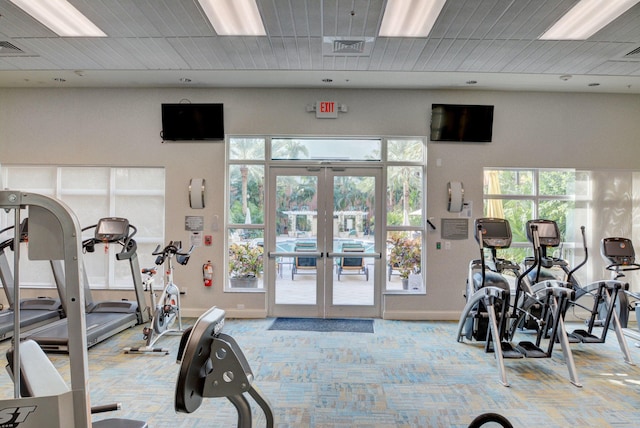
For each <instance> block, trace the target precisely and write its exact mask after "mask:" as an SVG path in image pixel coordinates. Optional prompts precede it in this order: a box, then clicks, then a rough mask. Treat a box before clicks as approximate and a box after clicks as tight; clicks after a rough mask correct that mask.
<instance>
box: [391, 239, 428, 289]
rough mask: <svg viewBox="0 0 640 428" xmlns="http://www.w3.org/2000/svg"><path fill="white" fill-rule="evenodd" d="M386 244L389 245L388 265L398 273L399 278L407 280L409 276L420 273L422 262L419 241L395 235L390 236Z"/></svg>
mask: <svg viewBox="0 0 640 428" xmlns="http://www.w3.org/2000/svg"><path fill="white" fill-rule="evenodd" d="M387 242H388V243H389V244H391V249H390V251H389V263H390V264H391V266H393V268H394V269H396V270H397V271H398V272H400V278H402V279H407V278H409V274H411V273H418V272H419V271H420V263H421V260H422V252H421V248H420V240H418V239H412V238H409V237H407V236H406V235H404V234H401V233H396V234H391V235H390V236H389V239H388V241H387Z"/></svg>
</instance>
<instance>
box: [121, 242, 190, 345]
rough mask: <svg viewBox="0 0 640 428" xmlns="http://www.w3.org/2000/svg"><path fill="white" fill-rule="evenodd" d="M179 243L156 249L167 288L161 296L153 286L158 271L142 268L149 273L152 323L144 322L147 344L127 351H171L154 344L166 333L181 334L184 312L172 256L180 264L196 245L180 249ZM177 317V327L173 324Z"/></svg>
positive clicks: (146, 288) (147, 289) (148, 287)
mask: <svg viewBox="0 0 640 428" xmlns="http://www.w3.org/2000/svg"><path fill="white" fill-rule="evenodd" d="M181 250H182V249H181V248H180V243H179V242H174V241H171V242H169V245H167V246H166V247H164V248H163V249H160V246H159V245H158V246H157V247H156V249H155V250H154V251H153V253H151V254H153V255H154V256H157V257H156V261H155V264H156V265H157V266H161V265H164V284H165V286H164V289H163V290H162V295H161V298H160V300H156V294H155V292H154V290H153V280H154V275H155V274H156V272H157V271H156V269H155V268H146V269H142V273H143V274H145V275H147V278H146V279H145V281H144V285H145V291H149V298H150V301H151V307H152V308H154V309H153V314H152V319H151V323H150V325H149V326H145V327H144V328H143V330H142V335H143V339H144V340H145V341H146V344H145V346H141V347H128V348H125V349H124V352H125V354H131V353H148V352H153V353H162V354H164V355H167V354H169V349H167V348H157V347H154V345H155V343H156V342H157V341H158V340H159V339H160V338H161V337H162V336H164V335H165V334H182V333H183V332H184V329H183V327H182V313H181V312H180V288H178V285H177V284H176V283H174V282H173V269H174V268H173V259H174V258H175V260H176V262H178V263H179V264H181V265H183V266H184V265H186V264H187V263H188V262H189V257H190V256H191V252H192V251H193V247H191V248H190V249H189V251H187V252H181ZM176 321H177V322H178V328H173V326H174V325H175V323H176Z"/></svg>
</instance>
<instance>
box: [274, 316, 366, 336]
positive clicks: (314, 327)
mask: <svg viewBox="0 0 640 428" xmlns="http://www.w3.org/2000/svg"><path fill="white" fill-rule="evenodd" d="M269 330H297V331H321V332H345V333H373V320H362V319H320V318H276V319H275V321H273V324H271V327H269Z"/></svg>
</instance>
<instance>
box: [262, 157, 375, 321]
mask: <svg viewBox="0 0 640 428" xmlns="http://www.w3.org/2000/svg"><path fill="white" fill-rule="evenodd" d="M381 177H382V169H381V168H378V167H355V166H354V167H345V166H336V165H334V166H324V165H323V166H309V167H300V166H296V167H284V166H283V167H280V166H279V167H272V168H270V170H269V181H268V186H269V189H270V191H269V194H271V195H275V197H272V198H270V199H271V201H270V203H269V204H268V207H267V209H268V210H269V214H268V217H267V218H268V219H269V220H268V221H269V223H271V224H270V227H271V228H273V229H272V230H274V231H275V233H271V234H269V236H270V238H269V242H266V243H265V244H266V248H265V250H266V254H267V255H268V263H269V264H270V269H269V271H270V272H275V274H274V275H269V284H268V288H267V289H268V296H269V297H268V298H269V315H270V316H295V317H310V318H339V317H379V316H380V315H381V314H380V307H381V305H380V299H381V292H380V287H381V285H380V284H381V282H382V278H383V276H384V269H383V267H382V265H381V263H382V261H381V254H382V250H383V248H384V243H383V242H382V241H383V237H382V235H381V233H382V231H381V230H379V228H376V227H375V226H376V221H381V203H382V200H383V197H382V196H381V195H382V185H381ZM268 227H269V226H268Z"/></svg>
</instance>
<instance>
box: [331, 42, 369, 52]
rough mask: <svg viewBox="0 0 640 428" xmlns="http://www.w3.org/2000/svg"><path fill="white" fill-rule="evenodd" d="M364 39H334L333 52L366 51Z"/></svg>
mask: <svg viewBox="0 0 640 428" xmlns="http://www.w3.org/2000/svg"><path fill="white" fill-rule="evenodd" d="M364 43H365V42H364V40H334V41H333V53H335V54H361V53H363V52H364Z"/></svg>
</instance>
